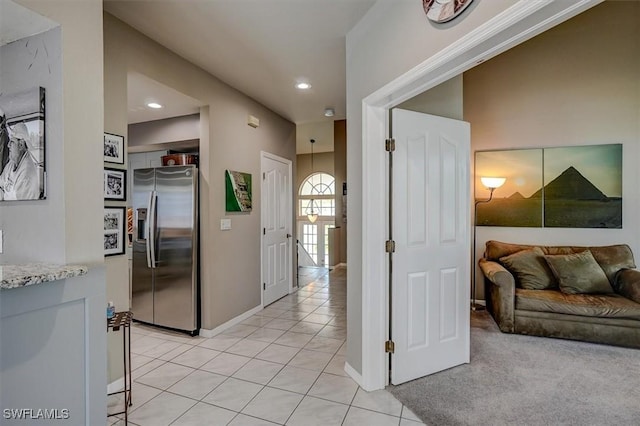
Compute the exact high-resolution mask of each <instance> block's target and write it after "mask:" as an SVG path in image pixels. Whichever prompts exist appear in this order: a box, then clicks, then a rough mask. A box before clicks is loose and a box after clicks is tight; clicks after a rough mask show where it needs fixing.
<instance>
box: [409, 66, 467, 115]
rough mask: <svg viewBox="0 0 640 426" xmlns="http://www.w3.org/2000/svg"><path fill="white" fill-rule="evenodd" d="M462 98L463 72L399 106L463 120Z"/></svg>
mask: <svg viewBox="0 0 640 426" xmlns="http://www.w3.org/2000/svg"><path fill="white" fill-rule="evenodd" d="M462 99H463V98H462V74H460V75H458V76H456V77H453V78H452V79H449V80H448V81H445V82H444V83H442V84H439V85H438V86H436V87H434V88H431V89H429V90H427V91H426V92H424V93H421V94H420V95H418V96H415V97H413V98H411V99H409V100H408V101H405V102H403V103H401V104H400V105H398V106H397V108H402V109H408V110H409V111H416V112H423V113H425V114H431V115H437V116H440V117H447V118H453V119H454V120H462V119H463V112H464V111H463V107H462V103H463V102H462Z"/></svg>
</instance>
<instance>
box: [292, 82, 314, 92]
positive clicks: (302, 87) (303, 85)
mask: <svg viewBox="0 0 640 426" xmlns="http://www.w3.org/2000/svg"><path fill="white" fill-rule="evenodd" d="M296 87H297V88H298V89H300V90H308V89H311V84H309V83H306V82H304V81H301V82H300V83H296Z"/></svg>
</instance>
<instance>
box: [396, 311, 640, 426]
mask: <svg viewBox="0 0 640 426" xmlns="http://www.w3.org/2000/svg"><path fill="white" fill-rule="evenodd" d="M387 390H389V391H390V392H391V393H392V394H393V395H395V397H396V398H398V399H399V400H400V401H401V402H402V403H403V404H405V405H406V406H407V407H409V408H410V409H411V410H412V411H413V412H414V413H416V415H417V416H419V417H420V418H421V419H422V420H423V421H424V422H425V424H427V425H438V426H440V425H581V426H584V425H598V426H601V425H640V350H637V349H627V348H618V347H613V346H605V345H598V344H591V343H584V342H574V341H569V340H561V339H550V338H542V337H532V336H521V335H513V334H503V333H501V332H500V331H499V330H498V328H497V326H496V325H495V323H494V322H493V319H491V317H490V316H489V314H488V313H486V312H481V313H472V324H471V363H470V364H466V365H462V366H459V367H455V368H452V369H450V370H446V371H443V372H440V373H437V374H433V375H431V376H427V377H424V378H421V379H417V380H414V381H412V382H409V383H404V384H402V385H399V386H389V387H388V388H387Z"/></svg>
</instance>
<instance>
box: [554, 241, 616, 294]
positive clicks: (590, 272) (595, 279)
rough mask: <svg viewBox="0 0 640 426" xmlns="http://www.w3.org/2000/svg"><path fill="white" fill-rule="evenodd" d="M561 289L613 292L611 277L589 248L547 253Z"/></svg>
mask: <svg viewBox="0 0 640 426" xmlns="http://www.w3.org/2000/svg"><path fill="white" fill-rule="evenodd" d="M544 259H545V260H546V261H547V263H548V264H549V267H550V268H551V271H552V272H553V275H554V276H555V277H556V279H557V280H558V286H559V287H560V291H562V292H563V293H567V294H583V293H601V294H602V293H613V288H611V284H609V279H608V278H607V276H606V275H605V273H604V271H603V270H602V268H601V267H600V265H598V262H596V260H595V259H594V257H593V255H592V254H591V252H590V251H589V250H585V251H583V252H580V253H574V254H559V255H545V256H544Z"/></svg>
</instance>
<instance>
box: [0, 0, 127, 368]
mask: <svg viewBox="0 0 640 426" xmlns="http://www.w3.org/2000/svg"><path fill="white" fill-rule="evenodd" d="M17 2H18V3H20V4H21V5H23V6H25V7H27V8H29V9H31V10H33V11H34V12H36V13H39V14H41V15H43V16H46V17H48V18H50V19H52V20H53V21H56V22H58V23H59V24H60V27H61V29H62V57H61V62H62V80H61V82H60V87H51V86H50V87H47V93H48V95H49V94H51V95H53V94H55V96H52V97H49V96H48V98H47V120H48V121H50V120H53V121H52V122H50V124H48V128H50V129H51V130H52V131H51V132H47V152H46V155H47V171H48V173H49V174H50V177H53V179H50V181H49V182H48V188H47V191H48V196H49V199H48V200H46V201H36V202H29V203H22V204H15V203H14V205H13V206H11V205H9V206H7V208H8V209H11V210H12V212H11V213H5V211H4V210H2V211H0V213H1V216H3V217H7V216H6V215H8V214H10V215H15V214H18V216H9V217H13V218H14V219H12V220H16V221H17V223H18V224H25V223H37V225H36V226H33V227H32V229H33V230H37V227H39V226H44V227H45V228H47V229H50V230H51V231H45V232H35V233H32V232H26V233H24V234H20V235H18V238H16V239H14V240H11V250H15V252H14V253H25V255H22V256H18V257H13V258H12V259H11V262H26V261H31V262H36V261H40V262H42V261H47V262H57V263H82V264H87V265H89V266H90V267H98V265H101V264H102V263H103V262H104V255H103V248H102V247H103V212H104V199H103V195H102V193H103V191H102V182H103V173H102V168H103V151H102V138H103V131H104V122H103V120H104V109H103V108H104V102H103V39H102V1H100V0H87V1H83V2H78V1H75V0H68V1H65V0H60V1H56V2H51V1H44V0H18V1H17ZM52 53H53V52H52ZM55 59H56V58H54V57H53V55H52V57H51V58H50V60H52V61H53V60H55ZM57 59H58V60H60V58H57ZM54 72H55V70H54ZM25 75H26V74H25ZM125 83H126V81H125ZM125 101H126V99H125ZM50 102H56V105H53V104H52V103H50ZM54 111H55V114H50V113H52V112H54ZM41 212H44V213H45V214H44V215H40V213H41ZM34 215H35V216H34ZM5 223H6V222H5ZM20 226H21V225H20ZM16 228H18V226H16ZM16 228H14V229H16ZM26 253H28V255H27V254H26ZM2 261H8V259H7V260H5V259H2ZM125 271H126V266H125ZM107 276H109V265H107ZM96 277H98V278H94V279H98V280H100V282H99V283H98V284H97V285H98V286H99V287H100V288H101V289H102V290H101V292H102V294H104V291H105V282H104V279H103V275H102V273H99V274H97V275H96ZM120 306H123V305H120ZM125 306H126V305H125ZM105 308H106V301H105ZM105 315H106V314H105ZM78 338H82V336H78ZM120 357H121V352H120Z"/></svg>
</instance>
